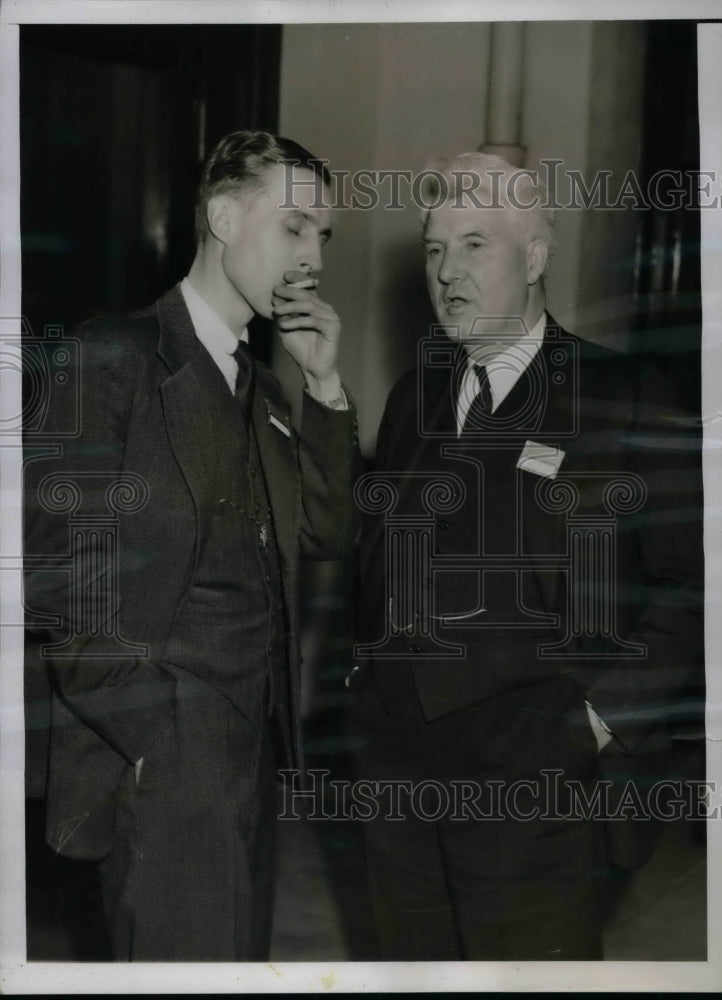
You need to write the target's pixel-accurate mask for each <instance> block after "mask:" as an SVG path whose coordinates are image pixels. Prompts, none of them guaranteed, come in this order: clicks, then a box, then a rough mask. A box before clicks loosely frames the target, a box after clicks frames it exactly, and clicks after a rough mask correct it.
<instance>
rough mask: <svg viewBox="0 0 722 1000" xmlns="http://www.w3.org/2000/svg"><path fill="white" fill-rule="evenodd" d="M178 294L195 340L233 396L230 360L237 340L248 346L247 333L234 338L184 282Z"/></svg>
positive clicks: (232, 361) (233, 372) (233, 363)
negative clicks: (216, 366) (211, 360)
mask: <svg viewBox="0 0 722 1000" xmlns="http://www.w3.org/2000/svg"><path fill="white" fill-rule="evenodd" d="M180 290H181V294H182V295H183V298H184V300H185V304H186V306H187V307H188V312H189V313H190V316H191V322H192V323H193V327H194V329H195V331H196V337H198V339H199V340H200V342H201V343H202V344H203V346H204V347H205V349H206V350H207V351H208V353H209V354H210V356H211V357H212V358H213V360H214V361H215V363H216V364H217V365H218V367H219V368H220V370H221V374H222V375H223V377H224V379H225V380H226V382H227V384H228V388H229V389H230V390H231V392H232V393H235V391H236V376H237V375H238V363H237V362H236V359H235V358H234V357H233V352H234V351H235V349H236V348H237V347H238V341H239V339H240V340H244V341H245V342H246V343H248V329H247V328H246V329H245V330H244V331H243V333H242V334H241V336H240V338H239V337H237V336H236V335H235V333H234V332H233V331H232V330H231V328H230V327H229V326H228V324H227V323H224V322H223V320H222V319H221V317H220V316H219V315H218V313H217V312H216V311H215V309H214V308H213V307H212V306H210V305H209V304H208V303H207V302H206V300H205V299H204V298H203V296H202V295H199V293H198V292H197V291H196V290H195V288H194V287H193V285H191V283H190V281H189V280H188V278H184V279H183V281H181V284H180Z"/></svg>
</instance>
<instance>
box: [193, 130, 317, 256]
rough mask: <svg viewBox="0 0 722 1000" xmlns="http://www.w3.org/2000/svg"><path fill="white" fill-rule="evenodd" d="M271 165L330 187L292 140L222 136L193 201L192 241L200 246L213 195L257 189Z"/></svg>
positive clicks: (260, 135) (252, 134) (261, 134)
mask: <svg viewBox="0 0 722 1000" xmlns="http://www.w3.org/2000/svg"><path fill="white" fill-rule="evenodd" d="M275 163H281V164H285V165H286V166H290V167H298V168H299V169H300V168H305V169H306V170H311V171H313V173H314V174H316V176H317V177H318V178H319V179H320V180H322V181H323V183H324V184H326V185H328V186H330V185H331V175H330V174H329V172H328V168H327V167H326V164H325V163H324V162H323V160H319V159H318V158H317V157H315V156H313V154H312V153H309V151H308V150H307V149H304V147H303V146H300V145H299V144H298V143H297V142H294V141H293V139H283V138H281V137H280V136H275V135H271V133H270V132H259V131H252V130H250V129H247V130H243V131H240V132H231V133H230V134H229V135H227V136H224V138H223V139H221V141H220V142H219V143H218V145H217V146H216V147H215V149H214V150H213V152H212V153H211V154H210V156H209V157H208V159H207V160H206V164H205V166H204V168H203V173H202V175H201V180H200V184H199V185H198V197H197V199H196V212H195V224H196V239H197V240H198V242H199V243H200V242H202V241H203V240H204V239H205V237H206V235H207V233H208V223H207V220H206V207H207V205H208V201H209V199H210V198H213V197H214V196H215V195H219V194H226V193H229V192H238V191H240V190H241V189H244V188H251V189H253V188H254V187H255V188H258V187H260V186H261V184H262V176H263V172H264V171H265V170H266V169H267V168H268V167H270V166H273V164H275Z"/></svg>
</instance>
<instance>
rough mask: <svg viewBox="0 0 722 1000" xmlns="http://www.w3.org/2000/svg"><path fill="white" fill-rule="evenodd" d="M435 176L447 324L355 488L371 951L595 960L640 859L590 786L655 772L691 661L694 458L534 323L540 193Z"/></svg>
mask: <svg viewBox="0 0 722 1000" xmlns="http://www.w3.org/2000/svg"><path fill="white" fill-rule="evenodd" d="M430 177H431V178H432V183H431V186H430V188H429V189H428V190H427V192H426V199H425V200H426V207H425V208H424V211H423V244H424V247H425V253H426V276H427V283H428V289H429V295H430V297H431V301H432V303H433V307H434V310H435V312H436V316H437V318H438V322H439V325H440V330H439V331H433V332H432V335H431V336H430V337H429V338H428V339H427V340H426V341H424V342H423V343H422V345H421V352H420V360H421V366H420V369H419V370H418V371H414V372H410V373H409V374H407V375H405V376H404V377H402V378H401V379H400V381H399V382H398V383H397V384H396V386H395V387H394V389H393V390H392V392H391V395H390V397H389V400H388V403H387V406H386V411H385V413H384V416H383V420H382V423H381V428H380V431H379V438H378V448H377V456H376V470H375V472H374V473H373V474H372V476H371V478H370V479H367V480H365V481H364V483H363V484H362V487H361V488H360V489H359V497H360V501H361V503H362V505H364V506H365V508H366V511H367V515H368V517H367V524H366V531H365V536H364V544H363V559H362V576H363V589H362V596H361V638H362V640H363V641H362V644H361V645H360V646H359V647H358V650H357V652H358V654H359V656H358V661H359V665H360V669H359V670H357V671H355V672H354V674H353V675H352V680H351V688H352V689H353V690H354V691H355V693H356V694H355V700H354V704H353V707H352V710H351V727H352V731H353V734H354V737H355V741H356V745H357V746H358V750H357V752H356V774H357V777H359V778H363V779H369V780H372V781H374V782H378V784H376V785H375V786H373V787H374V790H375V792H376V802H375V803H374V808H373V809H369V810H367V811H366V814H365V816H366V818H367V822H365V823H364V830H365V833H366V843H367V857H368V864H369V869H370V875H371V880H372V888H373V896H374V904H375V910H376V915H377V919H378V931H379V940H380V944H381V951H382V955H383V957H384V958H388V959H458V958H466V959H510V960H511V959H537V960H543V959H596V958H601V957H602V946H601V927H602V919H601V918H602V912H601V902H602V890H603V887H604V877H605V873H606V872H607V870H608V867H609V865H610V864H611V863H617V864H623V865H633V864H635V863H638V862H639V861H640V860H641V858H642V856H643V855H644V853H645V851H647V850H648V845H644V844H640V842H639V841H638V839H637V838H636V836H635V833H636V831H635V830H634V829H633V830H631V831H630V824H629V823H628V822H627V823H625V822H621V823H618V824H617V826H616V827H615V826H614V824H613V822H608V823H607V824H606V825H605V824H604V823H603V822H602V820H603V819H604V817H605V815H606V816H607V817H608V816H609V815H610V811H611V812H613V809H614V802H610V801H609V796H607V797H606V798H604V799H602V800H600V801H598V800H595V794H597V793H599V792H600V790H603V786H600V785H599V784H597V779H598V778H599V777H600V775H601V774H603V773H604V774H605V775H606V774H607V773H610V774H611V773H612V772H616V776H617V779H618V780H617V781H616V782H614V783H613V792H614V793H615V794H616V795H617V796H619V795H620V791H619V789H620V781H621V779H626V778H627V777H629V778H630V779H632V778H636V779H638V780H637V782H636V784H635V785H634V790H636V791H638V792H640V794H642V793H643V792H644V791H645V790H646V789H647V785H648V783H649V781H650V780H651V775H652V774H653V773H654V768H655V767H656V768H657V769H658V772H657V773H659V774H660V775H662V774H664V768H663V765H662V763H661V761H662V759H663V758H664V751H665V747H666V735H665V729H664V723H665V716H666V715H667V714H668V711H669V707H670V705H671V703H672V702H673V699H674V696H675V693H676V692H677V691H679V690H680V688H681V687H682V686H683V685H684V684H685V682H686V679H687V678H688V676H689V674H690V672H691V671H692V670H693V669H694V668H695V666H696V665H697V664H698V660H699V648H700V642H701V629H700V600H699V587H700V581H701V539H700V535H699V533H698V531H697V530H696V528H695V524H694V515H695V514H696V513H697V511H698V505H699V492H698V490H699V484H698V481H697V477H696V473H695V468H694V460H693V454H692V453H693V451H694V443H693V442H692V444H690V442H689V441H688V440H687V439H686V438H685V436H684V433H683V432H684V426H685V425H684V422H683V421H681V420H678V419H677V418H676V417H675V410H674V407H673V405H672V400H671V398H670V396H669V394H668V390H667V389H666V388H664V387H663V385H662V382H661V379H660V378H658V377H657V376H656V375H653V374H652V373H651V372H646V373H645V377H644V380H643V382H642V381H640V379H638V378H637V376H636V373H635V371H634V370H633V366H632V365H631V364H630V362H629V361H628V360H627V359H626V358H625V357H624V356H622V355H619V354H617V353H615V352H612V351H610V350H607V349H604V348H601V347H597V346H595V345H593V344H590V343H586V342H584V341H581V340H579V339H577V338H574V337H572V336H571V335H569V334H567V333H566V332H565V331H563V330H561V329H560V327H559V326H558V325H557V324H556V323H555V322H554V320H553V319H552V318H551V316H550V315H549V314H548V313H547V311H546V305H545V291H544V273H545V270H546V268H547V265H548V262H549V258H550V255H551V250H552V244H553V229H552V223H553V218H552V214H551V212H550V211H549V210H548V209H547V207H546V206H545V203H544V191H543V190H542V189H541V188H540V187H539V186H538V185H537V184H536V183H535V178H534V177H532V176H530V175H528V174H526V173H524V172H519V171H515V170H514V168H513V167H511V166H510V165H509V164H508V163H505V162H504V161H501V160H499V159H498V158H496V157H490V156H484V155H481V154H476V153H469V154H462V155H461V156H459V157H458V158H456V159H454V160H451V161H445V162H441V163H439V164H436V167H435V171H433V172H430ZM364 487H365V488H364ZM384 489H385V491H386V492H384ZM384 498H385V499H384ZM690 512H691V515H692V516H691V517H690ZM643 773H645V774H646V775H647V784H644V785H643V783H642V781H641V778H640V776H641V775H642V774H643ZM364 787H365V792H366V791H368V786H364ZM611 798H612V799H614V794H612V796H611ZM624 815H626V816H628V812H627V813H625V814H624ZM639 826H640V828H642V829H649V828H650V826H651V820H650V821H648V822H647V823H646V825H645V823H644V821H643V820H642V822H641V823H640V824H639ZM606 830H612V831H615V834H616V835H615V836H613V837H612V838H607V837H606V836H605V831H606ZM630 833H631V834H632V835H631V836H630Z"/></svg>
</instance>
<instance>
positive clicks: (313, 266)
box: [298, 240, 323, 271]
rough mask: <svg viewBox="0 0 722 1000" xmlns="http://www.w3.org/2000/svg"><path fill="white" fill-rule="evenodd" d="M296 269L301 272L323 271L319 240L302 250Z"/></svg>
mask: <svg viewBox="0 0 722 1000" xmlns="http://www.w3.org/2000/svg"><path fill="white" fill-rule="evenodd" d="M298 267H299V270H301V271H321V270H322V269H323V257H322V255H321V241H320V240H318V241H314V242H313V243H309V244H308V245H307V246H305V247H304V248H303V251H302V252H301V259H300V260H299V262H298Z"/></svg>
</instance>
